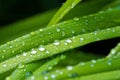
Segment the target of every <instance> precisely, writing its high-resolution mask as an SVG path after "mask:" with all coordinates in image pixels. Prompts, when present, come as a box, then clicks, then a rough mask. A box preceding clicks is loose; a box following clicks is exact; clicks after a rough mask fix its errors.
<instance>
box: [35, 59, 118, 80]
mask: <svg viewBox="0 0 120 80" xmlns="http://www.w3.org/2000/svg"><path fill="white" fill-rule="evenodd" d="M116 69H120V57H113V58H110V59H108V58H103V59H98V60H92V61H89V62H86V63H79V64H78V65H75V66H67V67H66V68H63V69H58V72H56V70H54V71H51V72H49V73H48V74H45V75H41V76H37V77H35V80H42V79H45V78H46V77H47V78H48V80H53V79H57V80H63V79H66V78H74V77H77V76H85V75H91V74H96V73H100V72H106V71H112V70H116ZM61 73H63V74H61ZM53 75H54V76H55V77H54V78H53V77H52V76H53ZM104 77H105V76H104ZM100 79H101V78H100ZM80 80H81V79H80Z"/></svg>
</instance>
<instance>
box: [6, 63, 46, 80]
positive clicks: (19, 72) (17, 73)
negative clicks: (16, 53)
mask: <svg viewBox="0 0 120 80" xmlns="http://www.w3.org/2000/svg"><path fill="white" fill-rule="evenodd" d="M43 63H44V61H42V62H41V61H40V62H34V63H30V64H27V65H24V64H20V65H19V66H18V67H17V69H15V70H14V71H13V72H12V74H11V75H10V76H8V77H7V78H6V79H9V80H24V79H25V78H26V77H29V76H31V75H32V72H34V71H35V70H36V69H37V68H38V67H39V66H40V65H42V64H43Z"/></svg>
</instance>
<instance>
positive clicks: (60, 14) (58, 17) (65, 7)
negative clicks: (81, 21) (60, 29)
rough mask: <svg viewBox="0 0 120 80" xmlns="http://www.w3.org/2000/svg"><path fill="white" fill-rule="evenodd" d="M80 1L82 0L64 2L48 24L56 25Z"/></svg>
mask: <svg viewBox="0 0 120 80" xmlns="http://www.w3.org/2000/svg"><path fill="white" fill-rule="evenodd" d="M80 1H81V0H67V1H66V2H65V3H64V4H63V6H62V7H61V8H60V9H59V10H58V11H57V13H56V14H55V16H53V18H52V20H51V21H50V23H49V24H48V26H50V25H54V24H56V23H57V22H59V21H60V20H61V19H62V18H63V16H65V14H67V13H68V12H69V11H70V10H71V9H72V8H74V7H75V6H76V5H77V4H78V3H79V2H80Z"/></svg>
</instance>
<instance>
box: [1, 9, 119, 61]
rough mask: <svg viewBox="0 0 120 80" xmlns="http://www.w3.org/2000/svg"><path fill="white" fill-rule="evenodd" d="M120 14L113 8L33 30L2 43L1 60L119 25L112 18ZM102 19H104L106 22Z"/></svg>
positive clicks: (116, 17) (117, 17)
mask: <svg viewBox="0 0 120 80" xmlns="http://www.w3.org/2000/svg"><path fill="white" fill-rule="evenodd" d="M119 14H120V11H119V9H118V10H114V9H113V10H111V11H106V12H103V13H98V14H94V15H90V16H84V17H82V18H77V19H74V20H69V21H66V22H63V23H60V24H57V25H55V27H54V26H53V27H48V28H44V29H39V30H37V31H34V32H31V33H30V34H27V35H24V36H22V37H20V38H17V39H15V40H13V41H10V42H7V43H6V44H4V45H1V46H0V61H2V60H5V59H8V58H10V57H11V56H15V55H16V54H20V53H23V52H25V51H28V50H30V49H31V48H36V47H38V46H39V45H46V44H48V43H51V42H54V40H61V39H64V38H67V37H71V36H75V35H78V34H83V33H87V32H92V31H95V30H97V29H99V30H101V29H105V28H108V27H113V26H118V25H120V23H119V22H113V21H112V20H114V19H119V18H120V16H119ZM101 21H104V22H105V23H104V22H101ZM96 26H97V27H96ZM88 27H91V28H88ZM71 29H72V30H71Z"/></svg>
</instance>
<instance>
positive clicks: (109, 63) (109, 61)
mask: <svg viewBox="0 0 120 80" xmlns="http://www.w3.org/2000/svg"><path fill="white" fill-rule="evenodd" d="M111 61H112V58H109V60H108V62H107V64H108V65H109V66H111V65H112V62H111Z"/></svg>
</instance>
